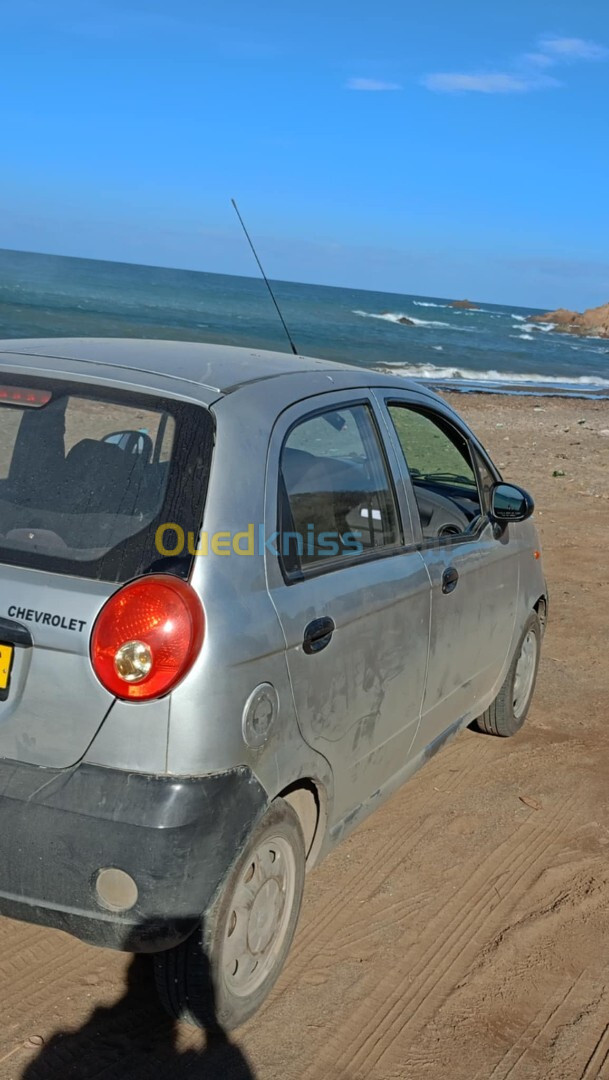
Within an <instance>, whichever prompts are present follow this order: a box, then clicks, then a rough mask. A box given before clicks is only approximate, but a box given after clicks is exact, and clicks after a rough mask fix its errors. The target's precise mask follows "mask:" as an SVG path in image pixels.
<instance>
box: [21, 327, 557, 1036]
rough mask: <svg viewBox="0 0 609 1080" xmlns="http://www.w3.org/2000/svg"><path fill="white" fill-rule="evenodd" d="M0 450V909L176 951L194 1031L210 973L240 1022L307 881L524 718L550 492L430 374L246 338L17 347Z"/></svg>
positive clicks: (170, 961) (219, 1003)
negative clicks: (469, 737) (475, 426)
mask: <svg viewBox="0 0 609 1080" xmlns="http://www.w3.org/2000/svg"><path fill="white" fill-rule="evenodd" d="M28 398H29V400H28ZM0 440H1V441H0V826H1V828H0V912H2V913H4V914H7V915H9V916H11V917H15V918H19V919H24V920H26V921H31V922H39V923H43V924H46V925H50V926H55V927H58V928H60V929H63V930H66V931H68V932H70V933H73V934H76V935H78V936H80V937H82V938H84V939H86V940H88V941H90V942H92V943H94V944H97V945H103V946H110V947H114V948H122V949H128V950H133V951H147V952H151V953H155V954H156V955H157V977H158V980H159V986H160V989H161V995H162V997H163V998H164V1001H165V1004H166V1005H167V1007H168V1008H169V1009H170V1011H172V1012H174V1013H175V1014H176V1015H186V1016H187V1017H188V1018H189V1019H191V1020H194V1022H198V1023H204V1022H205V1021H206V1018H207V1017H208V1014H209V1003H206V1001H204V1000H203V999H202V997H201V994H199V998H197V994H196V993H195V990H194V989H193V985H192V983H190V984H189V983H188V980H186V982H183V981H182V982H180V980H183V974H180V975H179V978H178V974H176V973H179V972H182V973H183V971H184V967H185V965H184V963H183V962H182V961H183V958H184V956H188V957H189V958H190V959H189V964H190V966H191V969H193V970H194V968H196V965H197V964H200V963H201V957H203V956H204V955H205V957H206V959H207V961H208V962H209V964H210V965H211V969H212V976H213V989H214V996H215V1005H214V1009H215V1011H216V1014H217V1015H218V1016H219V1019H220V1022H222V1023H224V1024H225V1025H226V1026H233V1025H234V1024H236V1023H239V1022H241V1021H242V1020H243V1019H244V1018H246V1017H247V1016H248V1015H250V1014H251V1013H252V1012H253V1011H254V1009H255V1008H256V1007H257V1006H258V1004H259V1003H260V1001H261V1000H262V999H263V998H264V997H265V996H266V994H267V993H268V992H269V989H270V987H271V985H272V984H273V982H274V981H275V978H276V977H277V974H278V972H279V970H280V967H281V965H282V963H283V961H284V959H285V955H286V954H287V950H288V948H289V944H290V941H291V937H292V935H293V932H294V927H295V925H296V920H297V917H298V908H299V905H300V897H301V894H302V878H303V875H304V869H305V863H306V868H307V869H309V868H311V867H312V866H314V865H315V864H316V863H318V862H319V861H320V860H321V859H322V858H323V857H324V855H326V854H327V853H328V852H329V851H330V850H331V849H332V847H333V846H334V845H335V844H337V843H338V842H339V841H340V840H341V838H342V837H343V836H344V835H345V834H346V833H347V831H348V830H349V829H351V828H352V827H353V826H354V825H356V824H357V823H358V822H359V821H360V820H361V819H363V818H364V817H365V816H366V815H367V814H368V813H369V812H370V811H371V810H372V809H374V808H375V807H376V806H378V805H379V804H380V802H381V801H382V800H383V799H384V798H386V797H387V796H388V795H389V794H390V793H391V792H392V791H393V790H395V789H396V788H397V787H398V786H399V785H400V784H402V783H403V782H404V781H405V780H406V779H407V778H408V777H409V776H410V775H411V774H412V773H414V772H415V771H416V770H417V769H418V768H419V767H420V765H421V764H423V763H424V762H425V761H426V760H427V759H428V758H429V757H430V756H431V755H432V754H434V753H435V752H436V750H438V749H439V748H440V747H441V746H442V745H443V744H444V743H445V742H446V741H447V739H448V738H449V737H450V736H452V735H454V734H456V733H457V732H458V731H459V730H461V729H462V728H463V727H465V726H466V725H468V724H470V723H471V722H472V721H475V720H478V722H479V726H481V727H482V728H483V730H487V731H495V732H496V733H498V734H513V733H514V731H516V730H517V729H518V728H519V727H520V725H521V723H522V722H523V720H524V717H525V715H526V711H527V709H528V706H529V703H530V699H531V696H532V693H533V687H534V682H535V675H536V670H537V663H538V659H539V646H540V640H541V630H542V628H543V625H544V623H545V614H546V606H547V597H546V586H545V582H544V577H543V572H542V564H541V560H540V558H539V542H538V539H537V535H536V531H535V528H534V525H533V523H532V522H531V521H530V520H529V518H530V514H531V513H532V502H531V501H530V499H529V498H528V497H527V496H526V493H524V492H522V490H521V489H518V488H514V487H510V486H508V485H505V484H503V483H502V481H501V477H500V475H499V473H498V471H497V469H496V468H495V466H494V465H493V464H492V462H491V461H490V459H489V457H488V455H487V454H486V452H485V451H484V449H483V447H482V446H481V445H480V444H479V442H478V440H477V439H476V438H475V436H474V435H473V434H472V433H471V432H470V431H469V429H468V428H467V426H466V425H465V424H464V423H463V421H462V420H461V419H460V418H459V417H458V415H457V414H456V413H455V412H454V410H453V409H451V408H450V406H449V405H448V404H447V403H446V402H445V401H443V400H441V399H440V398H439V397H437V396H436V395H434V394H433V393H432V392H431V391H429V390H428V389H426V388H424V387H423V386H422V385H420V384H415V383H410V382H408V381H406V380H404V379H402V378H399V377H392V376H390V375H386V374H381V373H379V372H377V371H369V370H364V369H360V368H356V367H351V366H343V365H339V364H333V363H330V362H326V361H321V360H315V359H309V358H303V357H300V356H297V357H292V356H288V355H285V354H279V353H270V352H263V351H256V350H246V349H241V348H239V349H237V348H229V347H225V346H215V345H199V344H190V343H176V342H160V341H133V340H119V339H116V340H109V339H99V340H94V339H82V340H78V339H61V340H28V341H21V340H15V341H3V342H0ZM151 612H152V614H151ZM172 613H173V614H172ZM174 614H175V618H174ZM146 620H148V621H146ZM176 627H180V628H181V629H180V634H181V635H182V636H181V637H180V639H179V642H178V644H177V645H176V646H175V649H174V647H173V646H174V643H173V640H172V634H173V633H174V632H175V633H177V630H176V629H175V628H176ZM172 628H173V629H172ZM161 632H162V634H164V637H163V638H162V637H160V636H159V635H160V634H161ZM148 633H149V635H150V636H149V637H147V636H146V635H147V634H148ZM155 634H156V635H157V636H156V637H155V636H154V635H155ZM172 649H173V652H172ZM163 650H165V651H163ZM174 654H175V655H174ZM172 665H173V666H172ZM155 679H156V680H157V682H155V681H154V680H155ZM248 875H249V876H248ZM186 966H187V965H186ZM197 970H198V969H197ZM178 983H179V985H178Z"/></svg>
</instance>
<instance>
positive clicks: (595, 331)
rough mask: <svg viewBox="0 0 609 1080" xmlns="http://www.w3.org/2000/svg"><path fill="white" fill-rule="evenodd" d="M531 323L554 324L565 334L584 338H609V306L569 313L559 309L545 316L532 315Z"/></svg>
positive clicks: (602, 305)
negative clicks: (578, 335)
mask: <svg viewBox="0 0 609 1080" xmlns="http://www.w3.org/2000/svg"><path fill="white" fill-rule="evenodd" d="M529 322H532V323H554V325H555V327H556V329H557V330H560V331H561V332H562V333H565V334H580V335H581V336H583V337H602V338H608V337H609V304H601V306H600V307H596V308H588V309H587V310H586V311H583V312H579V311H568V310H567V309H566V308H558V309H557V310H556V311H548V312H547V313H546V314H545V315H531V317H530V319H529Z"/></svg>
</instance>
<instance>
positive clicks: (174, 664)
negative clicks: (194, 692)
mask: <svg viewBox="0 0 609 1080" xmlns="http://www.w3.org/2000/svg"><path fill="white" fill-rule="evenodd" d="M204 632H205V616H204V614H203V607H202V605H201V601H200V600H199V597H198V596H197V594H196V593H195V591H194V589H192V588H191V586H190V585H188V584H187V583H186V582H185V581H181V580H180V579H179V578H175V577H171V576H170V575H168V574H151V575H150V576H149V577H143V578H139V579H138V580H137V581H132V582H131V583H130V584H129V585H125V587H124V588H123V589H120V590H119V591H118V592H116V593H114V595H113V596H111V597H110V599H109V600H108V601H107V603H106V604H104V606H103V608H102V609H101V611H100V613H99V615H98V616H97V619H96V621H95V625H94V627H93V633H92V635H91V663H92V664H93V670H94V671H95V674H96V675H97V678H98V679H99V681H100V682H101V683H102V685H103V686H105V687H106V690H109V691H110V693H111V694H114V695H115V696H116V697H119V698H124V699H126V700H128V701H149V700H150V699H151V698H158V697H162V696H163V695H164V694H168V693H169V691H170V690H172V689H173V688H174V686H176V685H177V684H178V683H179V682H180V680H181V679H183V678H184V676H185V675H186V673H187V672H188V671H189V670H190V668H191V667H192V664H193V662H194V660H195V659H196V657H197V655H198V653H199V651H200V649H201V645H202V644H203V636H204Z"/></svg>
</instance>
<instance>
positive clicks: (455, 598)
mask: <svg viewBox="0 0 609 1080" xmlns="http://www.w3.org/2000/svg"><path fill="white" fill-rule="evenodd" d="M382 397H383V398H384V402H385V407H386V409H387V414H386V415H387V422H388V424H389V426H390V430H391V433H392V437H393V438H394V439H395V443H396V448H397V450H398V451H401V452H402V459H401V462H402V467H403V468H404V469H405V470H406V475H405V481H406V483H407V485H408V488H409V492H410V498H411V506H412V513H413V516H414V517H415V518H418V521H417V527H418V529H419V530H420V551H421V555H422V558H423V560H424V562H425V565H426V567H427V570H428V572H429V576H430V579H431V588H432V593H431V633H430V650H429V668H428V677H427V683H426V689H425V697H424V702H423V709H422V715H421V724H420V727H419V731H418V733H417V737H416V740H415V744H414V747H413V750H414V752H416V753H418V752H420V751H422V750H424V749H425V748H426V747H428V746H429V745H430V744H431V743H433V742H434V740H436V739H438V738H440V737H442V736H443V734H444V733H445V732H446V731H447V730H448V729H449V728H450V727H451V726H452V725H454V724H456V723H458V722H462V721H464V720H465V719H467V720H468V721H469V720H471V719H474V718H475V717H476V716H478V715H480V713H481V712H482V711H483V710H484V709H485V708H487V706H488V705H489V704H490V701H491V700H492V699H493V698H494V696H495V695H496V693H497V692H498V690H499V688H500V685H501V680H502V677H503V672H504V669H505V664H506V661H507V659H508V656H509V650H510V647H511V642H512V636H513V631H514V622H515V618H516V612H517V605H518V589H519V552H518V546H517V544H516V543H515V542H514V541H511V540H510V535H509V530H507V531H504V532H503V533H499V532H498V531H496V530H495V529H494V526H493V524H492V522H491V521H490V518H489V514H488V510H489V498H490V490H491V488H492V485H493V483H494V482H495V480H496V479H497V478H498V474H497V473H496V472H495V470H494V468H493V466H492V464H491V463H490V461H489V460H488V458H487V457H486V455H485V454H484V453H483V451H482V449H481V448H480V447H479V445H478V444H477V443H475V441H474V440H473V439H472V437H471V435H470V433H469V432H468V431H467V429H466V428H465V426H464V425H461V424H460V423H459V421H458V420H457V418H456V417H455V415H454V413H452V411H451V410H449V409H447V408H445V407H444V406H443V405H442V404H440V403H438V404H436V403H435V402H434V401H433V399H430V398H429V397H424V396H423V395H417V394H416V393H404V392H399V391H398V392H396V393H393V392H386V391H384V392H383V393H382Z"/></svg>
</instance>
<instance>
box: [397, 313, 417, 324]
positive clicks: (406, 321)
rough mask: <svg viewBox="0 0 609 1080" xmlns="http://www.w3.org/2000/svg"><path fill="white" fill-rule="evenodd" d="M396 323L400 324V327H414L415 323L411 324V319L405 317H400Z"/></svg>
mask: <svg viewBox="0 0 609 1080" xmlns="http://www.w3.org/2000/svg"><path fill="white" fill-rule="evenodd" d="M398 322H399V323H401V324H402V326H416V323H413V321H412V319H407V318H406V316H405V315H400V318H399V319H398Z"/></svg>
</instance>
